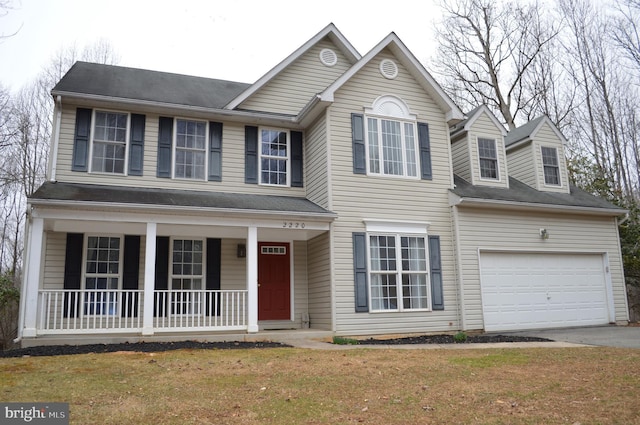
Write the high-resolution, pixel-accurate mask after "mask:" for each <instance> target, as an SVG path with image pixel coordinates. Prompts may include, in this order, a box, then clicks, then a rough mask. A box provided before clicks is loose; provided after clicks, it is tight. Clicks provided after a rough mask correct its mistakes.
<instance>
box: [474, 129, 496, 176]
mask: <svg viewBox="0 0 640 425" xmlns="http://www.w3.org/2000/svg"><path fill="white" fill-rule="evenodd" d="M478 158H479V159H480V178H483V179H493V180H497V179H498V178H499V176H498V151H497V149H496V141H495V139H483V138H478Z"/></svg>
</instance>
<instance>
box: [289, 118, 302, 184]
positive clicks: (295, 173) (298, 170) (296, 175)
mask: <svg viewBox="0 0 640 425" xmlns="http://www.w3.org/2000/svg"><path fill="white" fill-rule="evenodd" d="M302 155H303V145H302V133H301V132H300V131H292V132H291V186H292V187H302V186H303V174H304V172H303V158H302Z"/></svg>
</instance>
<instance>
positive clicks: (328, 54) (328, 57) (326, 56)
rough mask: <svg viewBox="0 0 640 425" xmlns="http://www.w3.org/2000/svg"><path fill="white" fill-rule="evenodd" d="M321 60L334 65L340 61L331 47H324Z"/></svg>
mask: <svg viewBox="0 0 640 425" xmlns="http://www.w3.org/2000/svg"><path fill="white" fill-rule="evenodd" d="M320 62H322V63H323V64H324V65H326V66H333V65H335V64H336V63H338V55H336V52H334V51H333V50H331V49H322V50H321V51H320Z"/></svg>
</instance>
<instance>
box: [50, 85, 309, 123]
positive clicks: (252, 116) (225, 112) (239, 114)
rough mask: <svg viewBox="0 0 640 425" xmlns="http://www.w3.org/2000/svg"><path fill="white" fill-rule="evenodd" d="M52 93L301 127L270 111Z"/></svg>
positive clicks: (54, 93) (74, 97)
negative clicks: (257, 111)
mask: <svg viewBox="0 0 640 425" xmlns="http://www.w3.org/2000/svg"><path fill="white" fill-rule="evenodd" d="M51 94H52V95H53V96H57V97H58V98H61V97H62V96H64V97H68V98H71V99H82V100H88V101H92V102H95V101H102V102H112V103H123V104H126V105H136V106H141V105H142V106H147V107H152V108H161V109H177V110H180V111H186V112H195V113H201V114H206V115H208V116H209V117H211V118H214V117H222V118H225V119H228V120H230V121H238V122H240V121H241V122H246V121H247V119H249V120H253V121H258V122H267V123H270V124H278V125H284V126H289V127H295V128H299V127H300V125H299V124H298V119H297V117H294V116H283V115H275V114H270V113H262V112H260V113H256V112H249V111H238V110H230V109H218V108H210V107H205V106H189V105H181V104H177V103H164V102H157V101H153V100H139V99H128V98H124V97H112V96H104V95H99V94H85V93H75V92H65V91H52V92H51Z"/></svg>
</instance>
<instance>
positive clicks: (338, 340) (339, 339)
mask: <svg viewBox="0 0 640 425" xmlns="http://www.w3.org/2000/svg"><path fill="white" fill-rule="evenodd" d="M333 343H334V344H338V345H358V340H357V339H354V338H345V337H343V336H334V337H333Z"/></svg>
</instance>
